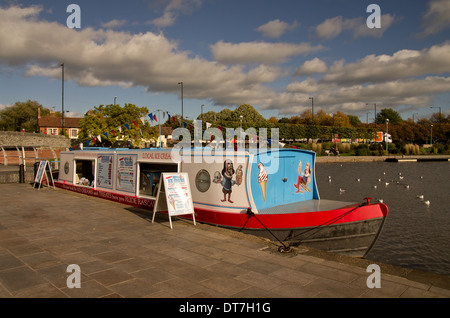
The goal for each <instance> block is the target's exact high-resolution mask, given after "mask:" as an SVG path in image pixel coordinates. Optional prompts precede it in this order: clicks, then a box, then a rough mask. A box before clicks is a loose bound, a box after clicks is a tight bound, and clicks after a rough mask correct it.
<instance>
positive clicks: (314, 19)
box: [0, 0, 450, 122]
mask: <svg viewBox="0 0 450 318" xmlns="http://www.w3.org/2000/svg"><path fill="white" fill-rule="evenodd" d="M71 3H75V4H77V5H79V7H80V13H81V14H80V17H81V28H79V29H70V28H68V27H67V23H66V21H67V18H68V17H69V16H70V15H71V12H69V13H68V12H66V9H67V6H68V5H69V4H71ZM371 3H374V4H377V5H378V6H379V7H380V9H381V28H379V29H377V28H374V29H370V28H369V27H368V26H367V24H366V20H367V18H368V17H369V16H370V15H371V12H367V7H368V5H370V4H371ZM449 31H450V1H448V0H429V1H406V0H396V1H384V0H383V1H381V0H380V1H376V0H371V1H361V0H317V1H300V0H297V1H293V0H289V1H287V0H277V1H269V0H239V1H237V0H155V1H151V0H129V1H103V0H102V1H85V0H70V1H55V0H54V1H21V0H2V1H0V43H1V47H0V108H3V107H6V106H8V105H11V104H13V103H14V102H16V101H25V100H27V99H32V100H37V101H38V102H40V103H41V104H42V105H43V106H45V107H48V108H54V109H55V110H61V67H58V65H59V64H60V63H61V62H64V64H65V79H66V81H65V92H64V94H65V98H64V105H65V110H69V111H71V114H72V112H73V113H77V114H78V115H81V114H83V113H84V112H86V111H88V110H89V109H91V108H93V107H94V106H96V105H100V104H112V103H113V102H114V97H115V96H117V103H119V104H121V105H123V104H124V103H133V104H136V105H138V106H146V107H147V108H148V109H149V111H150V112H151V111H153V110H155V109H158V108H159V109H164V110H167V111H169V112H170V113H171V114H172V115H174V114H181V99H180V95H181V85H179V84H178V83H179V82H183V93H184V99H183V108H184V109H183V112H184V116H185V117H188V118H190V119H195V118H196V117H197V116H198V115H199V114H200V112H201V105H202V104H204V105H205V106H204V108H203V110H204V112H206V111H208V110H214V111H220V110H222V109H224V108H230V109H234V108H235V107H236V106H239V105H240V104H244V103H248V104H251V105H253V106H255V108H256V109H257V110H258V111H259V112H260V113H261V114H263V116H265V117H266V118H269V117H270V116H276V117H278V118H281V117H290V116H293V115H299V114H301V113H302V112H304V111H305V110H309V109H311V100H310V99H309V97H314V111H315V112H317V111H318V110H321V109H323V110H324V111H325V112H327V113H336V112H337V111H338V110H340V111H343V112H344V113H346V114H352V115H356V116H359V117H360V119H361V120H362V121H364V122H365V121H366V118H367V116H368V117H369V121H371V120H373V116H374V104H377V111H379V110H380V109H382V108H393V109H395V110H397V111H398V112H400V114H401V115H402V117H403V118H404V119H407V118H410V117H412V115H413V114H415V118H416V119H418V118H421V117H426V118H428V117H429V116H430V114H431V113H434V112H438V109H437V108H435V109H431V108H430V107H431V106H433V107H441V110H442V112H443V113H446V114H448V113H449V110H450V77H449V74H450V41H449V40H450V39H449V35H448V34H449ZM368 112H370V113H369V114H368Z"/></svg>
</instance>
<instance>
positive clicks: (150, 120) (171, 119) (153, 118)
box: [85, 111, 271, 147]
mask: <svg viewBox="0 0 450 318" xmlns="http://www.w3.org/2000/svg"><path fill="white" fill-rule="evenodd" d="M162 115H163V121H164V120H165V118H166V115H167V118H168V121H169V123H170V122H172V123H173V124H176V123H177V121H178V124H179V125H180V126H181V125H183V127H184V128H188V129H189V131H190V132H191V133H192V132H193V129H194V125H192V124H190V123H187V122H185V121H182V120H181V118H177V117H176V116H173V115H170V113H169V112H168V111H165V112H163V113H162ZM147 117H148V119H147ZM138 120H140V121H141V122H142V125H145V123H146V122H148V123H149V124H150V125H151V124H153V123H162V122H161V118H159V122H158V117H157V116H156V114H154V113H153V112H152V113H149V114H147V115H144V116H142V117H140V118H139V119H135V120H133V121H131V122H130V123H126V124H124V125H123V126H125V128H126V129H127V131H128V132H129V133H131V130H130V127H132V126H130V125H131V124H132V125H134V127H136V128H138V127H139V124H138ZM211 126H212V124H211V123H208V122H207V123H206V129H208V128H210V127H211ZM217 128H218V129H219V131H220V132H223V129H224V127H223V126H220V125H217ZM226 129H230V131H231V133H232V135H233V134H234V128H226ZM118 132H119V134H120V133H122V126H118V127H116V128H114V129H111V130H110V131H108V132H104V133H103V134H100V135H97V136H96V137H93V138H92V139H91V140H86V141H85V143H86V145H87V146H88V147H89V146H91V145H95V144H96V143H97V141H98V142H100V143H101V142H102V138H106V139H110V137H111V136H112V137H116V136H117V135H118ZM204 133H205V130H202V136H204ZM139 134H140V136H141V137H142V136H143V134H142V130H141V129H139ZM252 138H253V142H256V141H257V140H258V136H256V135H253V137H252ZM213 139H214V135H213V134H211V137H210V142H212V141H213ZM267 141H268V143H269V146H270V144H271V139H270V138H268V139H267ZM231 142H232V143H235V139H233V140H232V141H231ZM132 143H133V138H130V139H129V140H128V145H129V146H130V147H132ZM225 143H226V147H227V146H228V140H226V141H225Z"/></svg>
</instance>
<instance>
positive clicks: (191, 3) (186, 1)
mask: <svg viewBox="0 0 450 318" xmlns="http://www.w3.org/2000/svg"><path fill="white" fill-rule="evenodd" d="M165 2H167V1H165ZM201 4H202V0H170V1H168V4H167V6H166V7H165V8H164V13H163V15H162V16H161V17H159V18H156V19H154V20H152V21H150V24H154V25H155V26H158V27H168V26H171V25H173V24H174V23H175V21H176V19H177V18H178V16H179V15H180V14H187V13H190V12H192V11H193V10H194V9H195V8H198V7H200V6H201Z"/></svg>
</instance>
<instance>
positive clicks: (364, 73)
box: [323, 43, 450, 84]
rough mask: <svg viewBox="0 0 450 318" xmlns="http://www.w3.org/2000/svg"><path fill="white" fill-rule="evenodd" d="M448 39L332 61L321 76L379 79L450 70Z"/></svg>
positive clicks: (338, 80)
mask: <svg viewBox="0 0 450 318" xmlns="http://www.w3.org/2000/svg"><path fill="white" fill-rule="evenodd" d="M449 56H450V43H445V44H442V45H435V46H432V47H431V48H428V49H423V50H421V51H416V50H400V51H398V52H396V53H394V54H393V55H392V56H390V55H378V56H377V55H373V54H372V55H368V56H366V57H365V58H363V59H361V60H359V61H357V62H355V63H349V64H346V65H344V62H343V61H338V62H335V63H334V64H333V65H332V66H331V67H330V69H329V72H328V73H327V74H326V75H325V76H324V77H323V81H325V82H336V83H343V84H344V83H366V82H382V81H386V80H392V79H400V78H405V77H411V76H420V75H426V74H444V73H446V72H450V59H449Z"/></svg>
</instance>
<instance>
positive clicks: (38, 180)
mask: <svg viewBox="0 0 450 318" xmlns="http://www.w3.org/2000/svg"><path fill="white" fill-rule="evenodd" d="M47 168H48V169H47ZM44 175H45V178H46V180H47V186H49V187H50V181H51V185H52V187H53V188H55V182H54V181H53V174H52V167H51V165H50V162H49V161H48V160H42V161H41V162H40V163H39V168H38V171H37V173H36V177H35V178H34V185H33V188H36V185H37V186H38V190H39V189H40V188H41V185H42V178H43V177H44Z"/></svg>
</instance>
